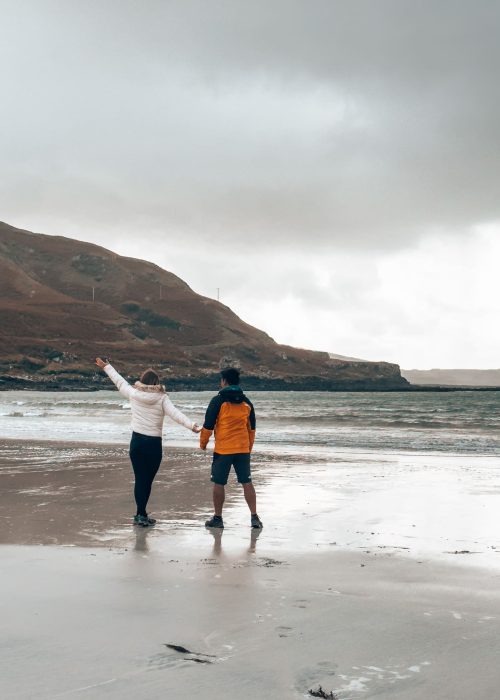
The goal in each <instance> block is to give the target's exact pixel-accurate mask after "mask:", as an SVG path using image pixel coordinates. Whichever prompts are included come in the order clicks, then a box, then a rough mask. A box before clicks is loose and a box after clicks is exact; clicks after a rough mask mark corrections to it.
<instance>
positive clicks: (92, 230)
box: [0, 0, 500, 369]
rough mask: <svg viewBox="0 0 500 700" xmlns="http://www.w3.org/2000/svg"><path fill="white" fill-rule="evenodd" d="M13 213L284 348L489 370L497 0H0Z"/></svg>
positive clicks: (494, 338)
mask: <svg viewBox="0 0 500 700" xmlns="http://www.w3.org/2000/svg"><path fill="white" fill-rule="evenodd" d="M0 10H1V28H0V39H1V40H0V95H1V103H2V104H1V109H0V167H1V170H0V205H1V206H0V219H1V220H4V221H6V222H7V223H10V224H13V225H15V226H20V227H23V228H28V229H31V230H34V231H40V232H44V233H54V234H61V235H67V236H71V237H73V238H78V239H82V240H87V241H92V242H96V243H99V244H101V245H104V246H106V247H109V248H111V249H113V250H116V251H117V252H119V253H124V254H127V255H133V256H136V257H141V258H144V259H147V260H152V261H153V262H156V263H158V264H160V265H162V266H163V267H165V268H167V269H168V270H171V271H172V272H175V273H176V274H178V275H179V276H180V277H182V278H183V279H185V280H186V281H187V282H188V283H189V284H190V285H191V287H193V289H195V290H196V291H197V292H200V293H202V294H206V295H207V296H216V293H217V292H216V290H217V288H218V287H219V288H220V293H221V300H222V301H223V302H224V303H226V304H228V305H229V306H231V307H232V308H233V309H234V310H235V311H236V312H237V313H238V314H239V315H240V316H241V317H242V318H243V319H244V320H246V321H248V322H250V323H252V324H253V325H255V326H258V327H260V328H262V329H264V330H266V331H267V332H268V333H269V334H270V335H272V336H273V337H274V338H275V339H276V340H277V341H279V342H283V343H289V344H293V345H297V346H301V347H306V348H312V349H318V350H327V351H330V352H334V353H340V354H344V355H351V356H356V357H362V358H366V359H371V360H379V359H384V360H388V361H392V362H397V363H398V364H400V365H401V366H402V367H405V368H408V369H409V368H422V369H425V368H430V367H471V368H472V367H477V368H487V367H499V366H500V360H499V350H500V323H499V313H498V312H499V299H500V275H499V273H498V267H499V262H500V171H499V154H500V80H499V77H498V76H499V70H500V42H499V40H498V37H499V34H500V2H494V1H492V0H479V1H477V2H471V1H470V0H467V1H462V0H449V1H439V0H432V1H431V0H428V1H425V0H422V1H421V2H418V3H416V2H414V0H393V1H392V2H389V1H387V0H366V1H365V2H357V1H356V0H349V1H347V0H343V1H342V2H336V1H335V0H302V1H296V0H265V1H260V0H253V1H252V2H248V0H245V1H244V2H243V1H239V0H227V1H226V2H216V1H215V0H200V1H199V2H194V1H193V2H192V1H191V0H171V1H169V0H161V1H160V0H141V1H139V0H134V1H133V0H86V2H82V1H81V0H23V2H19V0H12V1H11V0H0Z"/></svg>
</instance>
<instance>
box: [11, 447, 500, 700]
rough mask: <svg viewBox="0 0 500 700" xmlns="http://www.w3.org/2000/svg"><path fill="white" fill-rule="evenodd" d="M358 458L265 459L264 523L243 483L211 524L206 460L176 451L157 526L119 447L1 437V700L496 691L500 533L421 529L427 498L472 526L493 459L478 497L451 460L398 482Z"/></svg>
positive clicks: (436, 699) (479, 695)
mask: <svg viewBox="0 0 500 700" xmlns="http://www.w3.org/2000/svg"><path fill="white" fill-rule="evenodd" d="M352 459H353V458H352V455H351V456H349V459H347V458H343V460H342V459H341V458H339V463H338V465H337V466H338V469H337V471H336V473H335V476H334V477H332V476H331V469H329V468H327V466H326V465H327V462H326V461H325V460H324V459H322V458H321V457H316V458H313V457H311V456H308V457H305V456H304V457H303V458H302V459H299V458H298V457H296V456H294V457H292V456H285V455H284V456H281V457H280V456H277V455H274V456H272V455H265V454H256V455H255V465H256V468H255V481H256V487H257V490H258V494H259V511H260V512H261V516H262V518H263V520H264V524H265V528H264V530H263V531H262V532H261V533H255V532H252V531H251V530H250V528H249V527H248V516H247V512H246V510H245V507H244V504H243V503H242V498H241V494H240V492H239V488H238V487H237V486H235V485H231V486H230V488H229V489H228V500H227V503H226V511H225V515H226V524H227V527H226V529H225V530H224V532H223V533H215V534H212V533H211V532H209V531H206V530H205V529H204V527H203V521H204V518H205V516H206V515H208V514H209V513H210V510H211V509H210V499H209V486H208V484H207V469H208V464H209V458H208V456H206V455H204V454H202V453H200V452H195V451H192V450H188V449H177V450H175V449H172V448H171V449H170V450H168V451H167V453H166V460H165V463H164V464H163V465H162V470H161V472H160V477H159V480H158V483H157V484H155V491H154V495H153V499H152V506H153V508H152V510H154V513H155V515H157V516H158V517H159V523H158V526H157V527H155V528H153V529H150V530H137V529H134V528H133V527H132V526H131V524H130V514H131V512H132V511H131V505H130V487H131V474H130V467H129V465H128V463H127V457H126V450H125V449H124V448H120V447H117V446H105V445H104V446H103V445H85V446H83V445H77V444H55V443H29V442H26V443H17V442H2V443H0V493H1V498H0V507H1V518H2V533H1V534H2V540H1V545H0V552H1V559H0V561H1V577H0V599H1V600H2V618H1V619H2V625H1V630H2V634H1V641H0V644H1V647H2V653H1V655H0V696H1V697H2V698H16V700H17V699H22V700H24V699H25V698H26V699H28V698H37V699H45V698H47V699H48V698H59V697H60V698H64V697H67V698H72V697H75V698H78V697H81V698H92V699H100V698H113V699H115V698H116V699H120V700H122V699H123V700H128V698H131V699H132V698H134V699H136V698H141V699H145V700H157V699H158V700H160V698H161V699H162V700H164V699H165V698H175V699H177V698H179V699H180V700H183V699H184V698H186V699H187V698H203V699H204V700H216V699H220V698H234V697H238V698H241V699H242V700H247V699H248V700H250V698H252V700H253V699H254V698H264V699H267V698H269V699H271V698H272V699H275V698H276V699H279V700H287V699H294V698H304V697H308V690H309V689H317V688H318V687H319V685H321V686H322V687H323V688H324V689H325V690H326V691H328V692H329V691H333V692H334V693H335V694H336V695H337V696H338V698H341V699H342V700H348V699H350V698H352V699H354V698H359V699H360V700H361V699H363V698H388V699H392V698H394V699H401V700H423V699H424V698H425V699H426V698H432V700H441V699H442V700H451V699H455V698H456V699H457V700H458V699H460V700H461V699H462V698H463V699H464V700H465V699H466V698H474V700H483V699H484V700H493V699H494V698H496V697H498V689H497V688H498V684H499V679H500V672H499V671H498V664H497V658H498V652H499V641H498V640H499V638H500V636H499V633H500V588H499V577H500V572H499V569H498V564H497V562H498V555H497V554H496V552H497V550H496V540H495V538H494V537H493V535H494V533H492V532H491V531H490V532H489V533H488V532H487V530H488V528H487V527H486V526H484V527H480V526H479V525H478V524H477V521H478V522H479V524H481V523H483V524H484V523H487V522H488V521H487V519H486V520H485V518H484V517H483V519H482V520H481V518H480V517H479V515H478V516H477V517H476V518H475V520H476V529H475V530H474V532H473V537H474V539H472V538H471V539H467V538H465V539H464V536H463V530H461V529H460V528H456V536H455V538H453V532H454V531H453V528H452V527H451V526H450V523H449V522H447V520H446V518H443V517H442V528H441V531H439V528H438V531H437V532H435V530H436V528H435V526H434V524H433V523H434V519H435V520H436V522H439V514H436V513H434V509H433V508H431V509H429V513H428V515H429V520H430V522H431V524H432V527H431V526H425V527H424V516H423V510H422V508H423V500H422V498H420V496H419V490H418V489H419V484H420V482H421V481H422V485H421V487H422V489H423V488H424V481H427V483H429V482H430V483H431V484H434V486H435V488H434V490H433V494H434V496H432V495H429V499H430V503H431V506H432V504H433V498H437V496H436V494H437V495H438V496H439V494H442V493H444V492H446V493H448V498H449V500H450V501H451V502H452V503H453V504H454V508H451V506H450V504H449V503H447V504H444V505H443V509H442V511H443V512H445V513H447V514H451V513H453V514H454V521H455V522H457V521H458V520H459V516H460V513H461V512H462V510H464V511H467V512H469V516H468V517H469V518H470V520H471V521H472V520H473V518H472V515H471V513H470V511H471V510H473V511H475V510H477V511H478V514H480V512H482V511H484V510H486V511H487V512H488V513H489V512H490V509H492V508H493V507H494V506H496V504H497V498H498V490H496V488H493V484H494V483H496V482H495V481H494V477H493V476H492V477H491V479H486V481H485V476H484V475H485V474H486V473H488V464H482V467H483V468H482V469H481V470H479V471H480V472H481V479H480V481H481V480H483V481H484V488H483V489H482V491H481V489H479V486H478V483H476V482H477V479H475V480H474V484H475V486H474V488H475V489H476V491H475V492H474V493H472V492H471V489H472V488H473V485H474V484H472V482H471V483H468V482H467V483H466V484H465V486H464V483H463V482H462V483H461V484H460V485H457V488H456V489H455V491H453V490H451V489H450V484H451V476H447V474H449V475H451V474H453V473H454V472H453V471H452V470H451V471H450V472H447V471H446V469H443V465H442V464H440V465H439V469H437V467H436V470H435V472H432V470H431V468H430V466H429V464H428V465H427V469H426V470H425V477H426V478H425V479H423V476H422V475H423V474H424V471H422V470H418V469H416V470H415V474H414V478H412V477H411V476H408V475H407V481H406V482H402V480H401V479H400V478H399V474H398V471H397V469H396V466H395V465H396V462H393V461H391V459H390V458H387V468H386V470H385V471H384V475H385V477H384V478H381V477H382V473H381V471H380V468H379V469H377V470H375V471H373V470H372V471H370V470H369V469H368V466H367V465H364V466H363V464H362V463H360V461H359V459H358V462H357V463H356V466H355V465H354V463H353V462H352ZM405 459H406V458H405ZM416 463H418V458H416ZM322 465H323V466H322ZM349 465H350V466H349ZM379 466H380V465H379ZM450 469H451V466H450ZM342 470H344V471H345V473H344V476H342ZM367 470H368V471H367ZM485 470H486V471H485ZM471 473H478V470H476V471H474V470H472V472H471ZM368 474H371V475H372V477H373V483H371V482H370V483H369V482H368V481H367V478H368V477H367V475H368ZM346 475H347V476H346ZM375 475H378V477H379V478H377V479H375V478H374V477H375ZM389 477H390V478H389ZM386 480H387V481H386ZM486 482H487V483H486ZM481 483H482V482H481ZM405 488H406V490H404V489H405ZM479 491H481V492H479ZM426 493H429V488H428V487H427V489H426ZM459 495H461V496H462V497H461V498H459ZM477 499H479V500H477ZM402 504H404V507H402ZM377 508H378V509H379V511H378V515H377ZM431 510H432V512H430V511H431ZM405 514H406V515H405ZM441 515H442V514H441ZM490 530H491V528H490ZM492 537H493V539H490V538H492ZM401 543H403V544H401ZM403 547H405V548H404V549H403ZM474 548H475V550H476V551H477V554H455V552H462V551H466V552H472V551H474ZM169 644H170V645H176V646H178V647H183V648H184V649H186V650H188V651H189V652H193V653H188V652H182V651H178V650H175V649H174V648H171V647H168V646H167V645H169Z"/></svg>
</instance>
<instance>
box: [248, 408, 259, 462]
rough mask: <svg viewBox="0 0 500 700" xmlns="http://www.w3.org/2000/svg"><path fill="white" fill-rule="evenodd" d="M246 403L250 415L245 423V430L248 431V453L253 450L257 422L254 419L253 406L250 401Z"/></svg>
mask: <svg viewBox="0 0 500 700" xmlns="http://www.w3.org/2000/svg"><path fill="white" fill-rule="evenodd" d="M247 403H248V405H249V406H250V415H249V416H248V421H247V430H248V441H249V443H250V452H251V451H252V449H253V444H254V442H255V431H256V428H257V421H256V419H255V410H254V407H253V404H252V403H251V401H248V399H247Z"/></svg>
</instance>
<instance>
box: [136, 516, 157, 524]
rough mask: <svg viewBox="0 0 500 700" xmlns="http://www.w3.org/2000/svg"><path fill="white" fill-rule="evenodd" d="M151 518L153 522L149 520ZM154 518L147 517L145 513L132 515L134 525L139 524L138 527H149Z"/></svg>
mask: <svg viewBox="0 0 500 700" xmlns="http://www.w3.org/2000/svg"><path fill="white" fill-rule="evenodd" d="M150 520H153V522H150ZM155 522H156V520H155V519H154V518H148V516H147V515H134V525H139V527H149V526H150V525H154V524H155Z"/></svg>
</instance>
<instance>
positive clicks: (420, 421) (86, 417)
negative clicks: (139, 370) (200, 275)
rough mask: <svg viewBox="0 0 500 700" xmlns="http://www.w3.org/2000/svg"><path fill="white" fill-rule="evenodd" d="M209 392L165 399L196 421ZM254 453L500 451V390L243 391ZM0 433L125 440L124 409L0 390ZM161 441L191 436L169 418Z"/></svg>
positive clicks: (92, 399) (116, 403)
mask: <svg viewBox="0 0 500 700" xmlns="http://www.w3.org/2000/svg"><path fill="white" fill-rule="evenodd" d="M212 396H213V393H212V392H172V393H171V394H170V397H171V399H172V401H173V402H174V404H175V405H176V406H177V407H178V408H179V409H180V410H181V411H183V412H184V413H185V414H186V415H187V416H189V417H190V418H192V419H193V420H196V421H197V422H198V423H200V424H201V423H202V422H203V417H204V413H205V409H206V407H207V404H208V402H209V400H210V398H211V397H212ZM248 396H249V398H250V399H251V400H252V402H253V403H254V406H255V410H256V415H257V441H256V449H257V450H262V451H266V452H277V451H279V452H293V453H304V452H307V453H320V454H324V453H327V454H328V453H330V454H331V453H332V452H336V453H338V452H339V451H344V452H348V451H354V452H356V453H360V452H365V453H370V452H373V453H376V452H383V453H440V454H442V453H446V454H465V455H467V454H469V455H472V454H476V455H499V454H500V391H488V392H482V391H454V392H449V393H448V392H445V393H442V392H422V393H418V392H415V393H413V392H412V393H406V392H401V393H399V392H396V393H380V392H366V393H364V392H363V393H350V392H293V391H289V392H265V391H264V392H249V393H248ZM0 436H1V437H2V438H4V439H5V438H7V439H16V440H54V441H58V442H61V441H63V442H64V441H68V442H92V443H110V444H116V443H126V442H127V441H128V439H129V436H130V405H129V403H128V401H127V400H126V399H124V398H123V397H122V396H120V394H119V393H118V392H116V391H100V392H64V393H63V392H61V393H58V392H36V391H6V392H0ZM164 437H165V441H166V443H168V444H171V445H174V446H188V445H190V444H193V445H194V443H195V442H196V437H195V436H193V434H192V433H191V432H190V431H187V430H186V429H185V428H183V427H181V426H179V425H177V424H176V423H173V422H172V421H170V420H167V422H166V426H165V431H164Z"/></svg>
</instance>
